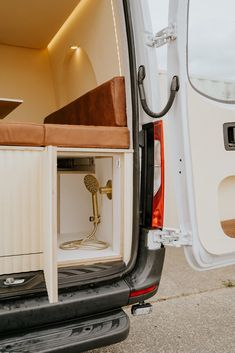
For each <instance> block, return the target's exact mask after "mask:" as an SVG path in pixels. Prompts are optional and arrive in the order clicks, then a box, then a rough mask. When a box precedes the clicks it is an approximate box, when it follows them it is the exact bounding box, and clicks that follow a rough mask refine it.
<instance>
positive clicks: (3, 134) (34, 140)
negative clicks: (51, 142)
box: [0, 123, 45, 146]
mask: <svg viewBox="0 0 235 353" xmlns="http://www.w3.org/2000/svg"><path fill="white" fill-rule="evenodd" d="M44 134H45V133H44V126H43V124H33V123H2V124H0V145H8V146H9V145H11V146H43V145H44Z"/></svg>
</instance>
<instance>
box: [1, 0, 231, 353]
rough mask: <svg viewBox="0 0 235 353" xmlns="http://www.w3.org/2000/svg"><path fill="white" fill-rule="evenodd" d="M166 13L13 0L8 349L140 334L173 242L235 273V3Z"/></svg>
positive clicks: (7, 145) (200, 262)
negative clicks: (165, 17) (128, 310)
mask: <svg viewBox="0 0 235 353" xmlns="http://www.w3.org/2000/svg"><path fill="white" fill-rule="evenodd" d="M156 5H157V2H156V3H155V4H154V2H153V1H150V0H149V1H146V0H133V1H131V0H123V1H121V0H80V1H79V0H66V1H65V0H64V1H62V0H41V1H37V2H36V1H29V0H22V1H21V2H20V4H19V2H17V1H16V0H8V1H1V2H0V19H1V21H0V73H1V81H0V97H1V98H0V118H1V119H2V120H1V123H0V174H1V181H2V182H1V184H0V198H1V204H0V244H1V246H0V351H1V352H9V353H10V352H12V353H13V352H14V353H15V352H22V353H23V352H25V353H26V352H27V353H28V352H34V353H42V352H43V353H49V352H54V353H62V352H66V353H75V352H76V353H77V352H83V351H86V350H89V349H93V348H96V347H101V346H105V345H109V344H112V343H115V342H118V341H121V340H123V339H125V338H126V337H127V335H128V332H129V319H128V317H127V315H126V314H125V313H124V311H123V310H122V307H124V306H126V305H133V304H134V305H133V307H132V313H133V314H134V315H141V314H145V313H149V312H150V311H151V305H150V304H148V303H146V302H145V300H147V299H148V298H150V297H151V296H153V295H154V294H156V292H157V290H158V286H159V282H160V278H161V272H162V266H163V262H164V253H165V246H167V245H170V246H184V248H185V255H186V258H187V260H188V262H189V263H190V265H191V266H193V267H194V268H195V269H197V270H206V269H212V268H215V267H221V266H225V265H229V264H234V263H235V242H234V237H235V216H234V212H233V200H234V197H233V195H234V193H235V191H234V190H235V187H234V184H235V176H234V175H235V171H234V170H235V169H234V167H233V151H234V150H235V122H234V120H235V119H234V118H233V111H234V103H235V84H234V82H235V81H234V78H233V71H231V68H232V64H231V63H233V62H234V60H233V59H234V58H233V55H234V54H233V52H231V48H233V42H232V39H233V33H234V28H235V26H233V24H234V21H233V18H232V14H233V11H232V9H233V7H234V5H233V4H232V0H231V1H229V6H228V7H227V8H224V7H223V11H221V8H220V6H221V4H220V2H219V1H215V0H213V1H212V0H206V1H204V2H199V1H198V0H190V1H189V0H175V1H173V0H170V2H169V23H168V24H167V23H166V26H165V28H159V30H158V31H155V32H154V27H155V26H156V25H157V26H159V24H160V23H161V16H159V14H158V10H156ZM161 9H162V8H161V7H160V8H159V11H160V10H161ZM160 13H161V12H160ZM199 14H200V16H199ZM225 24H229V28H227V27H226V26H225ZM225 28H226V30H225ZM216 31H217V32H218V33H217V35H216ZM156 32H157V33H156ZM223 32H224V33H223ZM212 37H213V39H214V40H211V38H212ZM160 47H164V48H168V59H167V61H168V64H167V89H166V91H165V93H164V95H165V97H164V101H165V102H163V103H161V101H160V100H161V98H160V93H161V91H163V87H165V85H166V82H165V78H164V75H162V74H161V71H160V69H159V67H160V65H159V64H160V63H161V60H162V59H161V58H162V57H163V58H164V55H163V56H162V54H161V53H160V51H159V50H160V49H159V48H160ZM221 63H223V65H222V64H221ZM166 92H167V93H166ZM171 180H172V181H173V182H174V185H175V187H173V184H172V182H171ZM174 188H175V191H174ZM175 199H176V204H175ZM176 211H177V222H174V221H173V217H174V219H176V217H175V215H174V213H175V212H176ZM176 223H178V225H176Z"/></svg>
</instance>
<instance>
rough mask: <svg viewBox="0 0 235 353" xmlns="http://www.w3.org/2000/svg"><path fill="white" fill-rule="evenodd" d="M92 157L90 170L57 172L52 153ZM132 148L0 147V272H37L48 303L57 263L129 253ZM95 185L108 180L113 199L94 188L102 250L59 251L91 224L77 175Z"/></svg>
mask: <svg viewBox="0 0 235 353" xmlns="http://www.w3.org/2000/svg"><path fill="white" fill-rule="evenodd" d="M65 158H66V159H73V160H74V159H75V160H78V161H79V162H81V163H82V162H83V161H84V164H85V162H86V160H92V165H93V166H92V170H91V169H89V168H87V170H86V167H83V168H82V169H81V170H80V169H79V168H78V170H77V171H74V169H72V171H70V172H66V171H61V170H59V171H58V170H57V160H58V159H60V160H61V159H65ZM132 170H133V168H132V151H129V150H128V151H126V150H97V149H93V150H92V149H69V148H56V147H47V148H30V147H28V148H23V147H22V148H21V147H9V148H7V147H2V148H0V172H1V181H2V182H1V183H0V199H1V203H0V244H1V247H0V274H13V273H19V272H28V271H37V270H43V271H44V277H45V281H46V286H47V291H48V296H49V301H50V302H56V301H57V300H58V278H57V272H58V267H68V266H77V265H80V264H83V265H84V264H88V263H89V264H90V263H95V262H106V261H115V260H123V261H125V262H126V263H127V262H128V260H129V258H130V252H131V241H132V240H131V237H132V192H133V190H132ZM87 174H92V175H93V176H95V178H96V179H97V182H98V183H99V186H100V187H105V186H106V183H107V181H108V180H111V181H112V199H111V200H110V199H109V198H108V197H107V195H106V194H101V193H100V192H98V193H97V197H98V208H99V215H100V223H99V225H98V228H97V231H96V235H95V236H96V237H97V239H99V240H101V241H104V242H106V243H107V244H108V245H107V248H106V249H103V250H97V249H83V248H80V249H77V250H63V249H61V248H60V245H61V243H63V242H66V241H70V240H77V239H82V238H84V237H85V236H86V235H87V234H89V233H90V232H91V229H92V227H93V224H92V221H91V219H90V217H92V216H93V209H92V195H91V193H90V192H89V191H88V190H87V189H86V187H85V185H84V177H85V175H87Z"/></svg>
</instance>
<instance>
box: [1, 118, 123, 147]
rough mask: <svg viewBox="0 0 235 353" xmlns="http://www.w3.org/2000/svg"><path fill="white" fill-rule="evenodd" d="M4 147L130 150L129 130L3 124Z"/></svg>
mask: <svg viewBox="0 0 235 353" xmlns="http://www.w3.org/2000/svg"><path fill="white" fill-rule="evenodd" d="M0 145H5V146H34V147H35V146H38V147H39V146H58V147H76V148H128V147H129V130H128V128H127V127H115V126H85V125H64V124H63V125H59V124H33V123H1V124H0Z"/></svg>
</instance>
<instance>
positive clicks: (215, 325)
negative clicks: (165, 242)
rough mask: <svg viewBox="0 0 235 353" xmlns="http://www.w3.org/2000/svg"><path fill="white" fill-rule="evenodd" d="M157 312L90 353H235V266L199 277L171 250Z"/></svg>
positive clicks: (134, 322)
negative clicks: (121, 337) (116, 340)
mask: <svg viewBox="0 0 235 353" xmlns="http://www.w3.org/2000/svg"><path fill="white" fill-rule="evenodd" d="M150 302H151V303H152V304H153V312H152V314H150V315H147V316H139V317H133V316H131V314H130V309H129V308H127V309H126V312H127V313H128V314H129V316H130V320H131V329H130V335H129V337H128V338H127V339H126V340H125V341H123V342H121V343H119V344H116V345H113V346H110V347H106V348H101V349H96V350H93V351H90V352H89V353H235V266H229V267H225V268H223V269H216V270H211V271H205V272H197V271H194V270H193V269H191V268H190V267H189V265H188V264H187V263H186V260H185V257H184V254H183V250H182V249H174V248H168V249H167V254H166V261H165V265H164V270H163V275H162V280H161V283H160V288H159V292H158V293H157V294H156V295H155V297H153V298H151V299H150Z"/></svg>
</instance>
